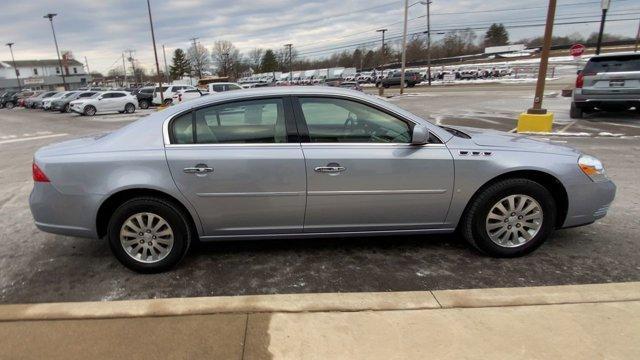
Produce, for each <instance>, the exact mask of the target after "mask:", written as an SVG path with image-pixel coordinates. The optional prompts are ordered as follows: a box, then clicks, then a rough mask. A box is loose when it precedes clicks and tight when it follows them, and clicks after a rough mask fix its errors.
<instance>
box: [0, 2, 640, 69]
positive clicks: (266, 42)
mask: <svg viewBox="0 0 640 360" xmlns="http://www.w3.org/2000/svg"><path fill="white" fill-rule="evenodd" d="M416 2H417V1H410V3H416ZM545 3H546V2H544V1H540V2H531V1H529V0H511V1H504V0H459V1H452V0H449V1H444V0H434V1H433V5H432V9H431V10H432V11H431V13H432V28H434V29H438V28H452V27H456V26H459V27H460V26H470V27H478V28H482V27H483V26H487V24H489V23H491V22H494V21H495V22H507V23H508V22H511V23H514V24H515V23H516V22H522V21H526V20H531V22H533V23H536V22H541V20H540V19H544V16H545V13H546V9H545V8H544V5H545ZM575 3H576V2H564V1H560V2H559V7H558V13H557V18H563V17H564V18H568V17H571V16H572V15H573V16H574V18H575V19H574V20H579V18H584V19H586V20H597V19H598V18H599V15H600V9H599V1H585V2H584V4H580V5H577V6H576V5H570V4H575ZM632 3H633V1H631V0H618V1H617V2H614V4H613V7H612V9H611V11H610V12H611V14H612V15H611V18H612V19H614V18H616V17H618V18H621V17H625V14H628V16H626V17H629V18H631V17H635V18H637V16H638V13H640V8H638V7H634V6H633V4H632ZM151 4H152V11H153V17H154V25H155V31H156V41H157V44H158V48H159V51H161V44H166V48H167V56H168V58H169V61H170V53H171V52H172V51H173V50H174V49H176V48H186V47H188V46H189V41H190V40H189V39H190V38H192V37H194V36H195V37H198V38H199V41H200V42H201V43H202V44H203V45H205V46H207V47H209V48H210V47H211V45H212V44H213V42H214V41H215V40H220V39H225V40H230V41H232V42H233V43H234V44H235V45H236V46H237V47H238V48H239V49H240V50H241V51H248V50H250V49H252V48H255V47H263V48H274V49H275V48H281V47H282V46H283V44H285V43H293V44H294V47H295V48H296V49H298V51H299V52H300V53H301V54H304V53H308V55H307V56H326V55H329V54H330V51H331V50H330V48H332V47H339V46H346V45H351V44H357V43H367V44H370V45H368V46H370V47H377V46H378V44H379V42H378V41H379V40H378V36H379V34H377V33H376V32H375V29H376V28H378V27H385V28H388V29H389V32H388V33H387V35H388V36H389V37H390V38H391V39H392V41H393V38H394V36H395V37H397V36H398V35H399V34H400V33H401V30H402V8H403V1H402V0H351V1H340V0H324V1H322V0H305V1H288V0H273V1H259V0H251V1H249V0H236V1H228V0H151ZM532 7H535V9H529V10H527V9H528V8H532ZM504 9H513V10H509V11H494V10H504ZM518 9H524V10H518ZM634 11H635V12H634ZM48 12H54V13H58V14H59V15H58V16H57V17H56V18H54V25H55V29H56V35H57V37H58V42H59V45H60V49H61V50H63V49H65V50H71V51H73V53H74V54H75V55H76V57H77V58H78V59H80V60H83V59H84V57H85V56H86V57H87V59H88V61H89V65H90V68H91V69H92V70H99V71H105V72H106V71H107V70H108V69H109V68H112V67H117V66H122V61H121V53H122V51H123V50H125V49H135V56H136V57H137V58H138V59H139V61H140V62H141V64H142V65H143V66H144V67H146V68H147V69H151V68H152V67H153V62H154V60H153V59H154V57H153V47H152V44H151V34H150V31H149V19H148V13H147V8H146V2H145V1H128V0H102V1H84V2H79V1H72V0H56V1H55V2H54V1H51V0H30V1H28V2H11V3H6V4H4V5H3V7H2V12H0V40H1V41H3V42H8V41H12V42H15V43H16V45H15V47H14V51H15V55H16V59H34V58H36V59H43V58H55V47H54V46H53V41H52V35H51V28H50V26H49V22H48V21H47V20H46V19H43V18H42V15H44V14H46V13H48ZM460 12H475V13H472V14H469V13H467V14H447V13H460ZM424 13H425V9H424V5H420V4H416V5H415V6H412V7H411V9H410V15H409V17H410V18H415V20H412V21H410V23H409V25H410V30H415V31H417V30H421V29H423V28H424V26H425V18H424V17H420V16H423V15H424ZM636 26H637V22H610V23H607V28H606V30H607V32H612V33H617V34H622V35H628V36H634V35H635V29H636ZM597 28H598V25H597V24H595V23H593V24H582V25H577V24H576V25H570V26H569V25H565V26H557V27H556V28H555V34H556V35H562V34H569V33H573V32H580V33H582V34H587V35H588V34H589V33H591V32H594V31H597ZM509 31H510V35H511V39H512V40H517V39H520V38H523V37H532V36H539V35H541V34H542V31H543V29H542V27H535V28H513V29H509ZM477 32H478V34H479V35H481V33H482V30H481V29H479V30H477ZM325 49H326V51H322V50H325ZM313 51H316V52H313ZM158 55H159V56H160V59H162V54H161V53H160V54H158ZM0 58H8V53H7V54H5V55H3V56H0ZM161 61H162V60H161Z"/></svg>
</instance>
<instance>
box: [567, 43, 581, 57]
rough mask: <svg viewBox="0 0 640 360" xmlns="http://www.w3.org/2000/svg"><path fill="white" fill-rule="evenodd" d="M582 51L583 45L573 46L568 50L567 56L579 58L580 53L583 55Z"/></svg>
mask: <svg viewBox="0 0 640 360" xmlns="http://www.w3.org/2000/svg"><path fill="white" fill-rule="evenodd" d="M584 49H585V46H584V45H582V44H574V45H573V46H571V48H570V49H569V54H571V56H573V57H580V56H582V53H584Z"/></svg>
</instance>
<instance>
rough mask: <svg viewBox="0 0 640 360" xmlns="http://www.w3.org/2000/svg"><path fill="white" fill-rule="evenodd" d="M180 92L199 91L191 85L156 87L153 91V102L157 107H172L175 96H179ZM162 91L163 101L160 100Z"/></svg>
mask: <svg viewBox="0 0 640 360" xmlns="http://www.w3.org/2000/svg"><path fill="white" fill-rule="evenodd" d="M180 90H197V89H196V87H195V86H191V85H165V86H163V87H162V89H160V87H157V86H156V87H155V88H154V90H153V98H152V100H151V102H152V103H153V104H156V105H161V104H162V105H171V103H172V101H173V95H175V94H177V93H178V91H180ZM160 91H162V96H163V100H162V101H161V100H160Z"/></svg>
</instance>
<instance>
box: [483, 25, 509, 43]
mask: <svg viewBox="0 0 640 360" xmlns="http://www.w3.org/2000/svg"><path fill="white" fill-rule="evenodd" d="M508 44H509V33H508V32H507V29H506V28H505V27H504V25H502V24H492V25H491V26H490V27H489V30H487V33H486V34H485V35H484V46H485V47H489V46H501V45H508Z"/></svg>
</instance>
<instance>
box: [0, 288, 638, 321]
mask: <svg viewBox="0 0 640 360" xmlns="http://www.w3.org/2000/svg"><path fill="white" fill-rule="evenodd" d="M637 300H640V282H628V283H610V284H593V285H563V286H540V287H524V288H497V289H471V290H437V291H409V292H386V293H383V292H369V293H320V294H281V295H280V294H279V295H249V296H219V297H196V298H172V299H149V300H124V301H102V302H69V303H43V304H16V305H0V321H33V320H71V319H113V318H135V317H162V316H184V315H207V314H223V313H261V312H267V313H275V312H289V313H291V312H355V311H383V310H387V311H389V310H423V309H451V308H482V307H498V306H531V305H554V304H575V303H597V302H617V301H637Z"/></svg>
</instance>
